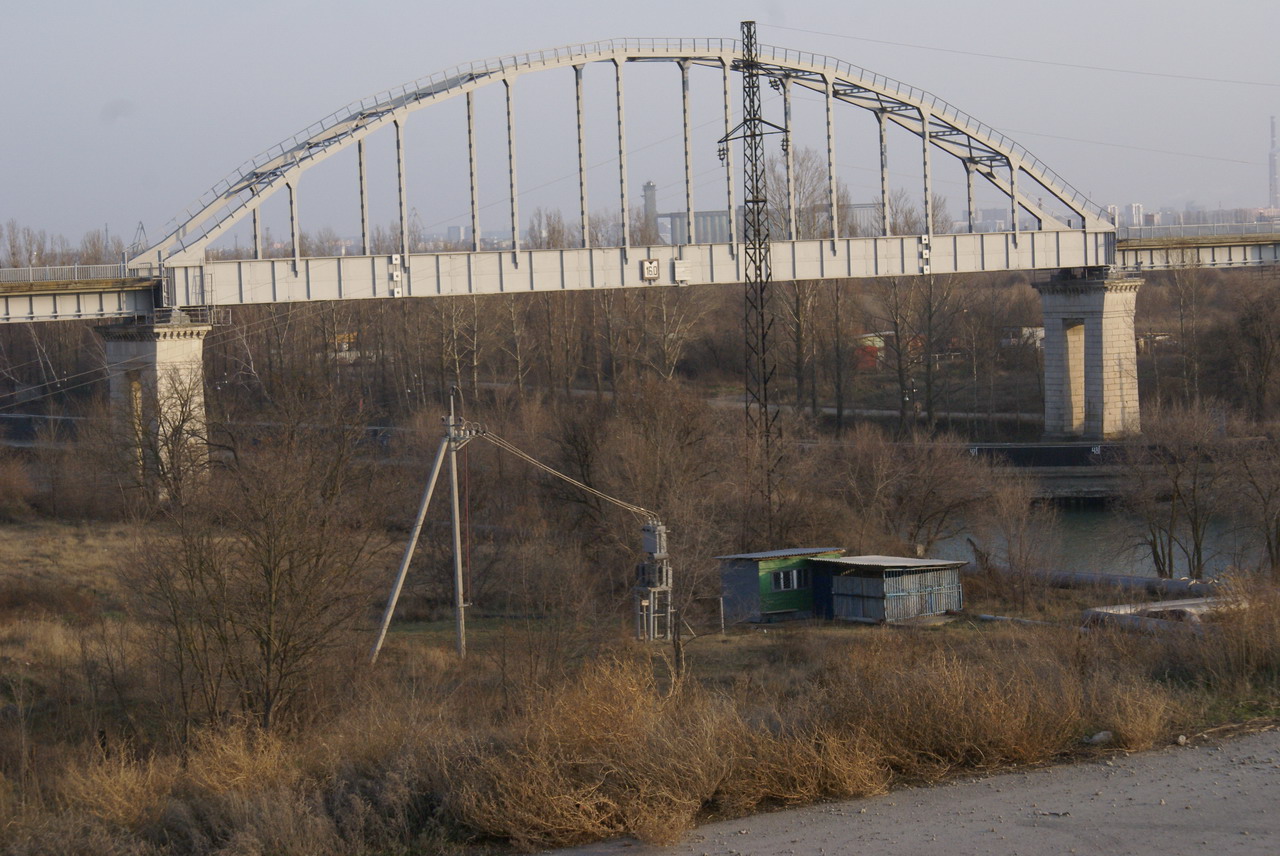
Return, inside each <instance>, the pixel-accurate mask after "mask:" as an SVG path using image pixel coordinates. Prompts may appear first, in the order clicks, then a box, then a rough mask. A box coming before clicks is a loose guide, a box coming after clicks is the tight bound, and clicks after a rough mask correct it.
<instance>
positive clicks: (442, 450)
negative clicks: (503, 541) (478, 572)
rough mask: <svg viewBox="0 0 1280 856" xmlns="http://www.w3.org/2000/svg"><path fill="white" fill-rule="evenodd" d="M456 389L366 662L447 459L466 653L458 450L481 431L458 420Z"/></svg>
mask: <svg viewBox="0 0 1280 856" xmlns="http://www.w3.org/2000/svg"><path fill="white" fill-rule="evenodd" d="M457 392H458V388H457V387H454V388H453V389H451V390H449V415H448V416H447V417H445V420H444V424H445V432H444V437H443V438H442V439H441V440H440V446H439V448H438V449H437V450H436V458H435V461H434V463H432V465H431V475H430V477H428V479H427V489H426V490H424V491H423V492H422V502H420V503H419V504H418V516H417V517H416V518H415V519H414V521H413V529H411V530H410V531H409V543H408V544H407V545H405V548H404V556H403V557H402V558H401V559H400V569H399V570H398V571H397V572H396V581H395V584H394V585H393V586H392V588H391V596H390V597H389V598H388V599H387V606H386V609H384V610H383V612H382V623H381V625H380V626H379V628H378V636H377V638H376V639H374V642H373V648H372V649H371V650H370V651H369V662H370V663H375V662H377V660H378V653H379V652H380V651H381V650H382V643H383V642H385V641H386V638H387V629H388V628H390V627H391V617H392V616H393V615H394V614H395V611H396V602H397V601H399V599H400V590H401V589H402V588H403V587H404V580H405V577H406V576H408V573H409V563H410V561H411V560H412V559H413V552H414V550H415V549H416V548H417V546H418V538H419V536H421V534H422V525H423V523H424V522H425V521H426V519H427V507H428V506H429V505H431V495H432V494H433V493H434V492H435V489H436V481H437V480H438V479H439V478H440V470H441V469H443V465H444V460H445V457H446V456H447V457H448V458H449V482H450V488H451V490H450V506H451V511H452V522H453V612H454V623H455V625H456V629H457V636H458V642H457V645H458V656H459V657H466V656H467V619H466V608H467V605H468V604H467V602H466V593H465V592H464V591H463V587H462V526H461V515H460V514H459V508H458V450H459V449H461V448H462V447H463V446H465V445H466V444H467V443H469V442H471V440H472V438H474V437H476V436H478V435H480V434H481V429H480V427H479V426H477V425H474V424H472V423H468V422H467V421H466V420H465V419H459V418H458V417H457V414H456V412H455V411H454V406H453V398H454V396H455V395H456V394H457Z"/></svg>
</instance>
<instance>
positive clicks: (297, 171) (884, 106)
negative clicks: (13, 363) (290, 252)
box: [130, 39, 1110, 267]
mask: <svg viewBox="0 0 1280 856" xmlns="http://www.w3.org/2000/svg"><path fill="white" fill-rule="evenodd" d="M760 59H761V63H762V73H763V74H765V75H766V76H768V77H771V78H773V79H778V80H786V81H787V82H788V83H794V84H796V85H799V86H802V87H806V88H808V89H810V90H813V91H815V92H819V93H820V94H822V95H823V97H824V98H830V99H832V100H834V101H839V102H843V103H846V104H851V105H853V106H857V107H860V108H862V109H866V110H871V111H874V112H876V113H878V114H879V115H881V116H883V117H885V118H887V119H888V120H889V121H891V122H893V123H894V124H895V125H897V126H898V127H901V128H903V129H905V130H907V131H909V132H911V133H913V134H915V135H917V136H919V137H921V138H922V139H924V138H927V139H928V144H929V147H932V148H936V149H937V150H940V151H942V152H944V153H946V154H948V155H951V156H953V157H956V158H958V159H960V160H961V161H963V162H964V163H965V164H966V168H969V167H972V168H973V169H974V172H976V174H978V175H981V176H982V177H983V178H984V179H986V180H987V181H988V182H990V183H991V184H992V186H994V187H995V188H997V189H998V190H999V191H1000V192H1002V193H1004V194H1006V195H1007V196H1009V199H1010V208H1011V211H1012V212H1013V214H1014V215H1015V216H1014V220H1015V221H1016V219H1017V218H1016V213H1017V211H1018V210H1019V209H1022V210H1026V211H1027V212H1028V213H1030V214H1031V215H1032V216H1034V217H1035V218H1036V219H1037V220H1038V221H1039V222H1040V225H1041V228H1042V229H1051V230H1065V229H1067V228H1068V227H1067V225H1066V224H1065V223H1063V222H1062V221H1061V220H1060V219H1059V218H1057V217H1055V216H1053V215H1051V214H1049V213H1048V212H1046V211H1045V210H1044V209H1043V206H1041V205H1039V204H1038V203H1037V202H1036V201H1035V200H1033V199H1031V198H1030V197H1029V196H1028V195H1027V194H1026V193H1024V192H1023V191H1022V190H1021V189H1020V187H1019V185H1018V181H1017V175H1018V174H1019V173H1022V174H1025V175H1027V176H1029V177H1030V178H1031V179H1032V180H1033V181H1034V183H1035V186H1037V187H1039V188H1042V189H1043V190H1044V191H1045V193H1046V194H1047V195H1048V196H1049V197H1051V198H1053V199H1056V200H1057V201H1058V202H1059V203H1061V204H1062V205H1063V206H1064V207H1065V208H1066V209H1068V210H1070V211H1071V212H1073V213H1074V215H1075V216H1076V217H1078V218H1079V220H1080V227H1079V228H1082V229H1084V230H1086V231H1087V230H1095V231H1096V230H1099V229H1102V230H1105V229H1108V228H1110V223H1109V222H1108V221H1107V219H1106V216H1105V213H1104V212H1103V211H1102V210H1101V209H1100V208H1098V207H1097V206H1096V205H1093V204H1092V203H1091V202H1089V201H1088V200H1087V199H1086V198H1085V197H1084V195H1083V194H1081V193H1080V192H1079V191H1077V190H1075V188H1073V187H1071V185H1069V184H1068V183H1067V182H1066V181H1064V180H1063V179H1061V178H1060V177H1059V176H1058V175H1057V174H1056V173H1054V172H1053V171H1052V170H1050V169H1049V168H1048V167H1047V166H1046V165H1045V164H1044V163H1043V162H1041V161H1039V160H1038V159H1037V158H1035V157H1034V156H1033V155H1031V154H1030V153H1029V152H1027V151H1026V150H1025V149H1024V148H1022V147H1021V146H1020V145H1018V144H1017V143H1015V142H1014V141H1012V140H1010V139H1008V138H1007V137H1005V136H1004V135H1002V134H1000V133H999V132H998V131H995V130H994V129H992V128H990V127H989V126H987V125H985V124H983V123H982V122H979V121H978V120H976V119H974V118H973V117H971V116H969V115H968V114H966V113H963V112H962V111H960V110H958V109H956V108H954V107H952V106H951V105H950V104H948V103H946V102H945V101H942V100H941V99H939V98H937V97H936V96H934V95H932V94H930V93H928V92H926V91H924V90H920V89H917V88H915V87H912V86H908V85H907V84H903V83H900V82H898V81H896V80H892V79H890V78H887V77H885V76H883V75H879V74H875V73H874V72H870V71H867V70H865V69H861V68H858V67H856V66H853V65H850V64H848V63H845V62H843V61H840V60H836V59H833V58H831V57H826V56H821V55H817V54H812V53H807V52H801V51H795V50H790V49H784V48H773V47H768V46H761V48H760ZM741 61H742V53H741V49H740V45H739V44H738V42H737V41H735V40H729V39H626V40H611V41H604V42H596V43H592V44H584V45H574V46H569V47H562V48H555V49H551V50H546V51H539V52H536V53H530V54H523V55H519V56H510V57H502V58H498V59H491V60H484V61H479V62H474V63H470V64H469V65H466V66H460V67H457V68H454V69H450V70H448V71H445V72H441V73H438V74H435V75H432V76H431V77H429V78H426V79H425V80H419V81H415V82H413V83H410V84H406V85H405V86H401V87H399V88H398V89H395V90H391V91H388V92H386V93H383V94H382V95H379V96H374V97H372V98H367V99H364V100H362V101H359V102H355V103H353V104H350V105H348V106H347V107H345V108H343V109H341V110H338V111H336V112H335V113H333V114H331V115H330V116H328V117H326V118H324V119H322V120H320V121H319V122H316V123H315V124H313V125H311V126H310V127H308V128H306V129H304V130H303V131H300V132H299V133H298V134H295V135H293V136H292V137H290V138H289V139H287V140H285V141H283V142H281V143H279V144H277V145H276V146H273V147H272V148H271V149H268V150H267V151H266V152H264V153H262V154H261V155H258V156H257V157H255V158H253V159H252V160H250V161H248V162H247V163H245V164H243V165H242V166H240V167H239V168H238V169H236V170H235V171H234V172H233V173H232V174H231V175H229V176H228V177H227V178H225V179H223V180H222V181H221V182H219V183H218V184H216V185H214V187H213V188H211V189H210V190H209V191H208V192H207V193H205V195H204V196H202V197H201V199H200V200H198V201H197V202H196V203H194V204H193V205H192V206H191V207H189V208H187V209H186V211H185V212H184V215H183V216H185V219H183V220H182V221H181V222H178V223H177V225H174V226H173V227H172V228H171V229H169V230H168V232H167V234H166V235H165V237H164V238H163V239H162V240H161V241H159V242H158V243H156V244H154V245H152V246H151V247H149V248H147V249H146V250H144V251H142V252H141V253H140V254H139V255H137V256H136V257H134V258H133V259H132V260H131V261H130V265H131V266H134V267H139V266H147V265H154V264H157V263H159V264H165V263H182V262H187V263H192V262H196V263H198V262H199V261H200V260H202V259H203V255H204V251H205V249H206V248H207V247H208V245H209V244H210V243H212V242H213V241H215V240H216V239H217V238H218V237H220V236H221V235H222V234H223V233H225V232H226V231H227V230H228V229H229V228H231V227H232V226H233V225H235V224H236V223H238V222H239V221H240V220H241V219H243V218H244V217H246V216H250V215H251V214H252V213H253V212H255V211H256V210H257V209H258V207H259V206H261V204H262V203H263V202H264V201H265V200H266V199H267V198H269V197H270V196H271V195H272V194H274V193H275V192H276V191H278V190H279V189H280V188H281V187H288V188H290V190H292V188H293V187H294V186H295V184H296V182H297V180H298V177H299V176H300V175H301V173H303V172H305V171H306V170H308V169H310V168H311V167H313V166H315V165H317V164H319V163H321V162H323V161H324V160H325V159H327V158H328V157H330V156H331V155H333V154H335V153H336V152H338V151H341V150H343V149H345V148H346V147H348V146H352V145H358V144H359V143H360V142H361V141H362V140H364V138H365V137H367V136H368V135H369V134H371V133H374V132H375V131H377V130H379V129H381V128H384V127H386V126H388V125H389V124H391V123H398V122H401V121H403V119H404V117H405V116H407V115H408V114H409V113H411V112H414V111H417V110H420V109H422V108H424V107H427V106H430V105H432V104H435V103H439V102H441V101H444V100H447V99H450V98H454V97H458V96H465V95H467V94H468V93H470V92H473V91H475V90H476V89H478V88H480V87H482V86H486V85H490V84H494V83H499V82H502V83H506V84H507V85H508V86H510V84H511V83H513V82H514V81H515V80H516V79H517V78H519V77H521V76H522V75H526V74H532V73H537V72H539V71H546V70H549V69H553V68H566V67H573V66H579V67H580V66H582V65H584V64H586V63H591V62H609V63H615V64H621V63H623V62H674V63H679V64H681V65H682V66H684V67H686V68H687V67H688V66H689V65H700V66H707V67H714V68H719V69H721V70H723V71H724V72H725V73H726V75H727V73H728V71H729V70H734V69H736V68H737V65H738V64H740V63H741ZM726 85H727V84H726ZM927 148H928V147H927ZM995 163H1003V164H1004V165H1005V166H1006V167H1007V169H1008V172H1009V173H1010V175H1009V178H1008V179H1004V178H1001V177H1000V176H998V175H997V174H996V172H995V170H994V168H993V167H992V165H993V164H995ZM926 204H928V203H926ZM1073 219H1074V218H1073ZM1072 225H1073V227H1074V224H1072ZM1015 230H1016V224H1015ZM833 237H835V236H834V235H833Z"/></svg>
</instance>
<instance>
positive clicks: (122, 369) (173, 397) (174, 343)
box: [98, 312, 212, 494]
mask: <svg viewBox="0 0 1280 856" xmlns="http://www.w3.org/2000/svg"><path fill="white" fill-rule="evenodd" d="M211 329H212V327H211V326H210V325H208V324H198V323H192V322H191V321H190V320H189V319H188V318H187V317H186V316H184V315H183V314H182V313H179V312H175V313H174V316H173V319H172V320H171V321H169V322H168V323H134V324H113V325H110V326H106V327H99V328H98V334H99V335H100V336H101V337H102V340H103V343H104V345H105V349H106V361H107V372H108V376H109V384H110V397H111V408H112V410H113V411H114V412H115V413H116V414H117V415H118V418H119V420H120V425H121V428H122V430H123V432H124V433H125V436H126V438H127V442H129V443H131V444H132V447H133V449H134V450H135V455H136V459H135V464H136V468H137V476H138V478H139V482H140V483H142V484H148V485H156V486H157V488H158V490H159V492H160V493H161V494H171V493H172V491H173V490H174V489H175V487H176V486H177V485H178V484H180V482H181V480H182V478H183V477H184V476H185V475H186V474H188V473H190V472H191V471H192V470H193V469H203V467H204V464H205V463H206V461H207V451H206V447H205V436H204V435H205V410H204V362H203V354H204V338H205V336H206V335H207V334H208V332H209V330H211Z"/></svg>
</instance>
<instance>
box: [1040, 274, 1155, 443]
mask: <svg viewBox="0 0 1280 856" xmlns="http://www.w3.org/2000/svg"><path fill="white" fill-rule="evenodd" d="M1141 285H1142V280H1141V279H1139V278H1137V277H1130V276H1115V275H1113V274H1112V273H1111V269H1110V268H1105V267H1104V268H1070V269H1066V270H1061V271H1057V272H1056V273H1054V274H1053V276H1052V277H1051V278H1050V279H1049V280H1048V281H1046V282H1040V283H1036V284H1035V287H1036V290H1037V291H1039V292H1040V303H1041V307H1042V309H1043V312H1044V436H1045V439H1047V440H1062V439H1073V438H1074V439H1085V440H1102V439H1110V438H1115V437H1121V436H1125V435H1129V434H1136V433H1138V431H1139V430H1140V428H1141V421H1140V418H1139V412H1138V352H1137V344H1136V342H1135V339H1134V331H1133V314H1134V307H1135V304H1136V301H1137V296H1138V288H1139V287H1140V286H1141Z"/></svg>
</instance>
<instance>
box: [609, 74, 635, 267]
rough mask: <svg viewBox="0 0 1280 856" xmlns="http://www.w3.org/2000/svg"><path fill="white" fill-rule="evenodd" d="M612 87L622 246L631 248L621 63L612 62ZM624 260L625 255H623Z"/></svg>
mask: <svg viewBox="0 0 1280 856" xmlns="http://www.w3.org/2000/svg"><path fill="white" fill-rule="evenodd" d="M613 85H614V92H615V94H616V96H617V101H618V196H619V205H620V206H621V208H622V212H621V213H622V246H623V247H630V246H631V222H630V221H631V213H630V211H629V209H628V206H627V119H626V113H625V112H624V110H623V104H622V62H621V61H620V60H617V59H615V60H614V61H613ZM623 256H624V258H625V256H626V254H625V253H624V254H623Z"/></svg>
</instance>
